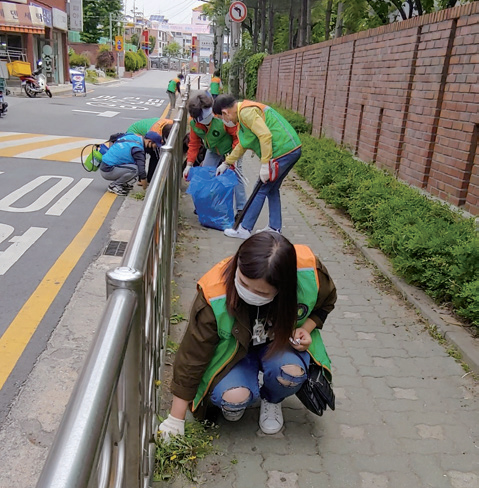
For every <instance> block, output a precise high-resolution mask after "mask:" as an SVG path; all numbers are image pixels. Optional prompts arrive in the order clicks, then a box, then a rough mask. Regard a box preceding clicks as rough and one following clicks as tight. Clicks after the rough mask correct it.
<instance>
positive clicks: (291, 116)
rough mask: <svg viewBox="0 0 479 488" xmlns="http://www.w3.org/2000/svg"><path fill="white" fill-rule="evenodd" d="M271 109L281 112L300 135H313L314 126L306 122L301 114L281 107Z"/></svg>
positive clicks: (275, 106) (276, 106)
mask: <svg viewBox="0 0 479 488" xmlns="http://www.w3.org/2000/svg"><path fill="white" fill-rule="evenodd" d="M271 107H273V108H274V109H275V110H276V111H277V112H279V113H280V114H281V115H282V116H283V117H284V118H285V119H286V120H287V121H288V122H289V123H290V124H291V125H292V126H293V128H294V130H295V131H296V132H297V133H298V134H311V131H312V129H313V126H312V125H311V124H309V123H308V122H306V119H305V118H304V117H303V116H302V115H301V114H298V113H297V112H293V111H292V110H289V109H287V108H283V107H280V106H279V105H271Z"/></svg>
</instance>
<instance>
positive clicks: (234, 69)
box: [228, 0, 241, 98]
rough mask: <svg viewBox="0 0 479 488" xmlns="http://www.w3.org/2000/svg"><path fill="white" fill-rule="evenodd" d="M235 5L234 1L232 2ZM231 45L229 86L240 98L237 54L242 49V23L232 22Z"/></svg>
mask: <svg viewBox="0 0 479 488" xmlns="http://www.w3.org/2000/svg"><path fill="white" fill-rule="evenodd" d="M231 3H233V0H231ZM230 31H231V43H230V55H231V57H230V63H231V68H230V77H229V81H228V85H229V88H230V91H231V94H232V95H233V96H234V97H235V98H238V96H239V73H238V66H237V65H236V63H235V62H234V61H235V59H234V58H235V54H236V53H237V52H238V51H239V48H240V35H241V23H240V22H233V21H232V22H231V28H230Z"/></svg>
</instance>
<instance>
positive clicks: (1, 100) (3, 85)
mask: <svg viewBox="0 0 479 488" xmlns="http://www.w3.org/2000/svg"><path fill="white" fill-rule="evenodd" d="M5 95H8V90H7V82H6V81H5V78H0V117H3V115H5V114H6V113H7V107H8V103H7V102H6V101H5Z"/></svg>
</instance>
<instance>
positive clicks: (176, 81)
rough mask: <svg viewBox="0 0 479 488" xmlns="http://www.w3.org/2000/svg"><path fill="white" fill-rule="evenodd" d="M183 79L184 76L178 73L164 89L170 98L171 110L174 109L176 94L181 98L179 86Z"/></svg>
mask: <svg viewBox="0 0 479 488" xmlns="http://www.w3.org/2000/svg"><path fill="white" fill-rule="evenodd" d="M183 78H184V76H183V75H182V74H181V73H179V74H178V76H177V77H176V78H173V79H172V80H170V81H169V83H168V88H167V89H166V93H168V96H169V97H170V106H171V108H175V105H176V93H177V92H178V94H179V95H180V96H181V89H180V84H181V80H182V79H183Z"/></svg>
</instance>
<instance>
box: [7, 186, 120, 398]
mask: <svg viewBox="0 0 479 488" xmlns="http://www.w3.org/2000/svg"><path fill="white" fill-rule="evenodd" d="M115 198H116V197H115V195H113V194H111V193H105V194H104V195H103V197H102V198H101V199H100V201H99V202H98V204H97V205H96V207H95V208H94V210H93V212H92V214H91V215H90V217H89V218H88V220H87V221H86V222H85V225H84V226H83V228H82V229H81V230H80V232H79V233H78V234H77V235H76V236H75V238H74V239H73V241H72V242H71V243H70V245H69V246H68V247H67V248H66V249H65V251H63V253H62V254H61V256H60V257H59V258H58V259H57V261H56V262H55V263H54V264H53V266H52V267H51V268H50V269H49V271H48V272H47V274H46V275H45V277H44V278H43V280H42V281H41V282H40V284H39V285H38V286H37V288H36V290H35V291H34V292H33V293H32V294H31V296H30V298H29V299H28V300H27V302H26V303H25V304H24V305H23V307H22V309H21V310H20V311H19V312H18V314H17V316H16V317H15V318H14V319H13V321H12V323H11V324H10V325H9V327H8V329H7V330H6V331H5V333H4V334H3V336H2V337H1V338H0V389H1V388H2V387H3V385H4V384H5V382H6V381H7V378H8V377H9V375H10V373H11V372H12V370H13V368H14V367H15V365H16V364H17V361H18V360H19V359H20V356H21V355H22V353H23V351H24V350H25V347H26V346H27V344H28V342H29V341H30V339H31V337H32V336H33V334H34V333H35V331H36V330H37V327H38V325H39V324H40V322H41V321H42V319H43V317H44V315H45V313H46V312H47V311H48V309H49V308H50V306H51V304H52V302H53V300H54V299H55V298H56V296H57V294H58V292H59V291H60V289H61V288H62V286H63V284H64V283H65V281H66V280H67V278H68V276H69V275H70V273H71V271H72V270H73V268H74V267H75V266H76V264H77V263H78V261H79V259H80V258H81V257H82V255H83V253H84V252H85V250H86V248H87V247H88V246H89V244H90V243H91V241H92V239H93V238H94V237H95V235H96V233H97V232H98V231H99V229H100V227H101V225H102V224H103V222H104V221H105V218H106V216H107V215H108V212H109V211H110V208H111V206H112V205H113V202H114V201H115Z"/></svg>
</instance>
